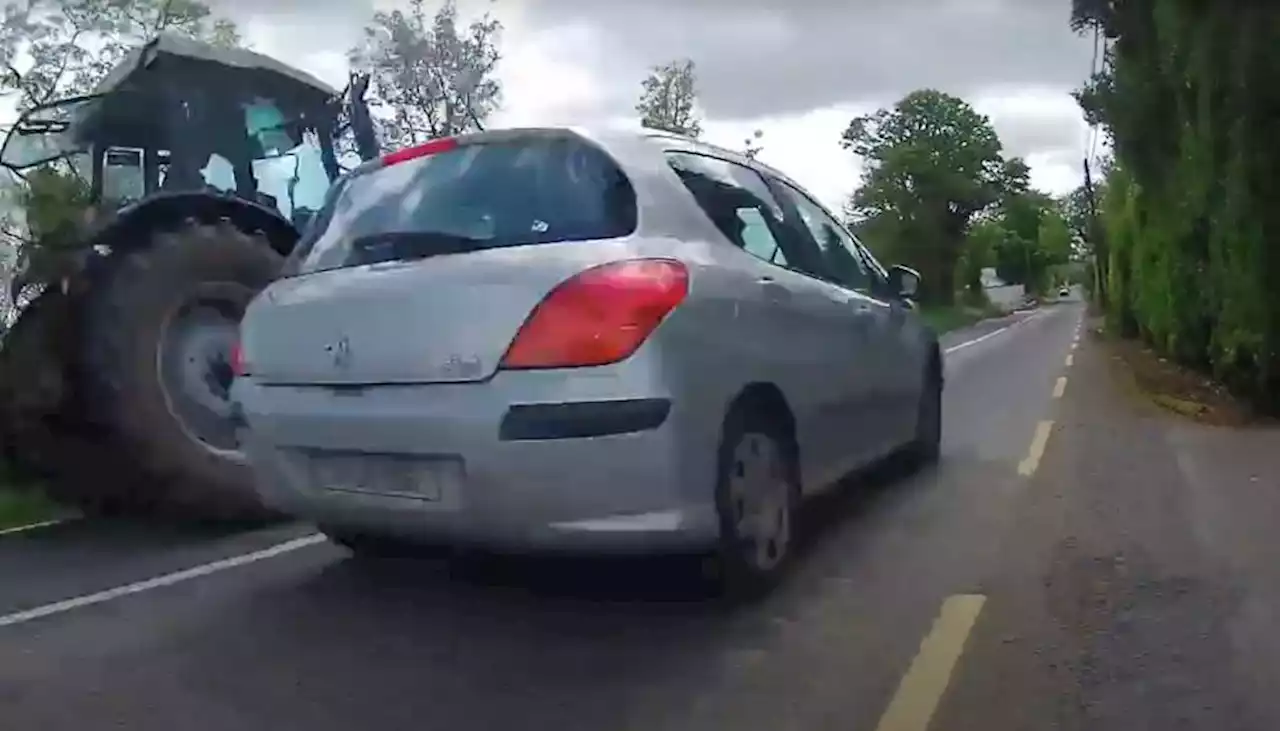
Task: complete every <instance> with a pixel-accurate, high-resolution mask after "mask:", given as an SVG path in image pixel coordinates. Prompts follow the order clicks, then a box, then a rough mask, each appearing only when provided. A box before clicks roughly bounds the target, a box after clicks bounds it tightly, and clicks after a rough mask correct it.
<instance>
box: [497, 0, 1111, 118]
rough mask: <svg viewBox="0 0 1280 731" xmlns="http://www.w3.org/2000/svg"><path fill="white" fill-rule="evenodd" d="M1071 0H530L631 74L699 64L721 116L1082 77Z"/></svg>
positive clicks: (1083, 46)
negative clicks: (578, 28)
mask: <svg viewBox="0 0 1280 731" xmlns="http://www.w3.org/2000/svg"><path fill="white" fill-rule="evenodd" d="M1069 10H1070V6H1069V4H1068V3H1067V2H1065V0H1063V1H1061V2H1052V1H1049V0H854V1H853V2H836V1H834V0H796V1H795V2H792V3H787V4H785V5H784V4H781V3H777V2H773V0H699V1H698V2H689V1H688V0H647V1H646V2H643V3H640V2H615V3H602V2H596V0H526V2H525V3H523V4H522V12H523V14H524V15H525V17H526V18H527V22H528V24H529V25H530V26H531V27H552V26H555V25H557V24H560V23H564V22H567V21H569V20H573V21H574V22H587V23H590V24H591V26H592V27H593V28H595V29H596V30H597V32H598V33H600V34H601V35H602V36H604V37H605V38H607V39H608V40H607V43H608V46H609V48H610V49H612V51H613V53H612V58H611V59H610V60H609V61H608V63H607V66H606V67H605V68H603V69H601V70H602V72H603V73H606V74H608V75H614V74H617V75H619V76H626V75H631V76H632V77H633V78H634V77H635V76H636V74H637V73H638V72H639V70H641V69H643V68H646V67H648V66H651V65H653V64H656V63H661V62H663V61H666V60H669V59H671V58H677V57H684V56H687V57H689V58H692V59H693V60H694V62H695V63H696V64H697V66H698V72H699V81H700V82H701V83H700V87H701V95H702V102H703V104H704V106H705V108H706V110H707V113H708V114H709V115H710V116H712V117H715V118H729V119H741V118H751V117H758V116H762V115H768V114H785V113H802V112H805V111H808V110H811V109H815V108H822V107H828V106H831V105H836V104H842V103H850V102H853V103H857V102H860V101H862V100H865V99H869V98H896V97H899V96H901V95H902V94H903V93H905V92H906V91H909V90H911V89H916V88H921V87H934V88H939V89H942V90H944V91H948V92H951V93H955V94H960V95H963V96H970V95H972V94H975V93H979V92H981V91H982V90H984V89H986V88H990V87H995V86H1050V87H1056V88H1062V89H1067V88H1070V87H1072V86H1074V85H1077V84H1078V83H1079V82H1080V81H1081V79H1083V78H1084V76H1085V75H1086V74H1087V72H1088V70H1089V63H1090V60H1091V59H1090V56H1091V53H1092V47H1091V45H1090V42H1089V41H1087V40H1085V39H1082V38H1079V37H1077V36H1075V35H1074V34H1073V33H1072V32H1071V31H1070V29H1069V28H1068V26H1067V19H1068V14H1069Z"/></svg>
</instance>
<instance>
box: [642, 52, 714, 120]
mask: <svg viewBox="0 0 1280 731" xmlns="http://www.w3.org/2000/svg"><path fill="white" fill-rule="evenodd" d="M640 87H641V92H640V101H638V102H636V111H637V112H638V113H639V114H640V123H641V124H642V125H644V126H646V127H649V128H651V129H660V130H665V131H667V132H674V133H676V134H681V135H686V136H688V137H698V136H699V135H701V134H702V123H701V121H699V119H698V110H697V106H698V77H697V72H696V69H695V68H694V65H693V61H691V60H689V59H687V58H686V59H682V60H678V61H671V62H670V63H665V64H662V65H661V66H655V67H653V69H652V70H651V71H650V73H649V76H647V77H646V78H645V80H644V81H642V82H640Z"/></svg>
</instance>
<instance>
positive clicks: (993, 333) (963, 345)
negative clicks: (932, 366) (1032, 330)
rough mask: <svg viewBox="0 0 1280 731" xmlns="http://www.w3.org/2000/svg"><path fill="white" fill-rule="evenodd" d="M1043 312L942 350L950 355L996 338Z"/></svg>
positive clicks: (1041, 313)
mask: <svg viewBox="0 0 1280 731" xmlns="http://www.w3.org/2000/svg"><path fill="white" fill-rule="evenodd" d="M1043 314H1044V313H1043V312H1037V313H1036V314H1034V315H1031V316H1029V317H1024V318H1022V319H1021V320H1018V321H1017V322H1014V323H1010V324H1008V325H1005V326H1004V327H1002V328H1000V329H999V330H992V331H991V332H989V333H987V334H986V335H980V336H978V337H976V338H974V339H973V340H966V341H964V342H963V343H957V344H955V345H952V346H951V347H950V348H947V349H946V350H944V351H942V352H943V354H944V355H950V354H951V353H954V352H956V351H957V350H963V349H965V348H967V347H969V346H970V345H977V344H978V343H981V342H982V341H984V340H989V339H991V338H994V337H995V336H997V335H999V334H1000V333H1002V332H1006V331H1008V330H1012V329H1013V328H1015V327H1017V326H1019V325H1022V324H1023V323H1027V322H1031V321H1032V320H1034V319H1036V318H1037V317H1040V316H1041V315H1043Z"/></svg>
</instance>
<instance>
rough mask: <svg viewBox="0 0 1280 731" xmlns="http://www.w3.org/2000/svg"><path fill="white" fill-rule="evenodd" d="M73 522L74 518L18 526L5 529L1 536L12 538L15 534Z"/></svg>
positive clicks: (0, 533)
mask: <svg viewBox="0 0 1280 731" xmlns="http://www.w3.org/2000/svg"><path fill="white" fill-rule="evenodd" d="M71 520H74V518H58V519H57V520H42V521H40V522H39V523H27V524H26V525H18V526H14V527H12V528H5V529H4V530H0V536H11V535H13V534H15V533H26V532H28V531H33V530H36V529H39V528H51V527H53V526H55V525H62V524H63V523H67V522H70V521H71Z"/></svg>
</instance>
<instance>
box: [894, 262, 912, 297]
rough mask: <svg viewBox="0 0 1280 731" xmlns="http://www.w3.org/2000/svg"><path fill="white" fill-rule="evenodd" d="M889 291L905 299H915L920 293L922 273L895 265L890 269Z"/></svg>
mask: <svg viewBox="0 0 1280 731" xmlns="http://www.w3.org/2000/svg"><path fill="white" fill-rule="evenodd" d="M889 291H890V292H893V293H894V294H896V295H897V296H899V297H901V298H903V299H913V298H915V296H916V293H917V292H919V291H920V272H917V271H916V270H914V269H912V268H911V267H904V266H902V265H900V264H895V265H894V266H892V267H889Z"/></svg>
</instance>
